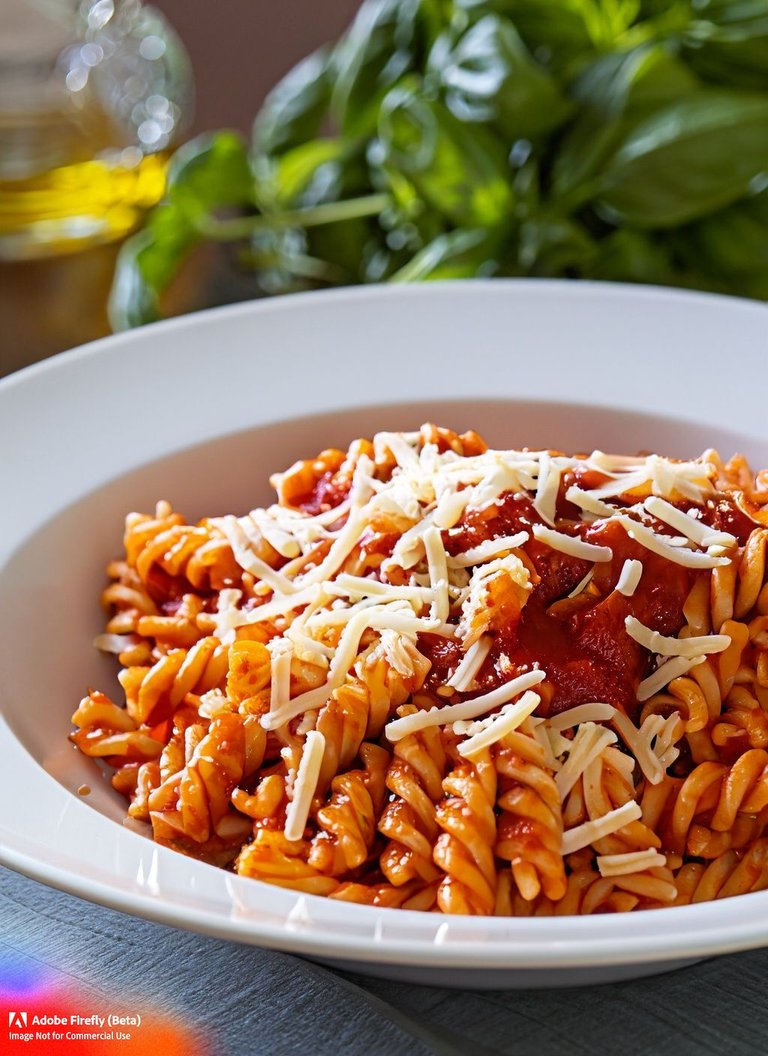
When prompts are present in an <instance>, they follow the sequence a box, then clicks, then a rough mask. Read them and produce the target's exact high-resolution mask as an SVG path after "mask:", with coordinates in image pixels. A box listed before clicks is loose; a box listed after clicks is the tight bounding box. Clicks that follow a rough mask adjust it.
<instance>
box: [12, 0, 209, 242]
mask: <svg viewBox="0 0 768 1056" xmlns="http://www.w3.org/2000/svg"><path fill="white" fill-rule="evenodd" d="M190 99H191V80H190V75H189V69H188V63H187V60H186V56H185V54H184V52H183V49H182V48H181V46H180V44H179V42H178V41H177V39H176V38H175V35H174V34H173V31H172V30H171V29H170V27H169V26H168V25H167V23H166V22H165V21H164V19H163V18H162V16H160V15H159V14H158V13H157V12H155V11H154V10H153V9H151V8H146V7H143V6H142V5H141V4H140V3H138V2H137V0H95V2H87V3H81V4H80V5H79V6H78V5H77V4H75V3H72V2H71V0H0V260H2V261H13V260H28V259H32V258H38V259H39V258H41V257H46V256H55V255H58V254H61V253H69V252H73V251H76V250H80V249H83V248H86V247H88V246H93V245H98V244H103V243H105V242H111V241H114V240H117V239H120V238H122V237H123V236H124V235H126V234H127V233H128V232H130V231H131V230H132V229H133V228H134V227H135V226H136V224H137V223H138V221H139V219H140V218H141V215H142V213H143V212H144V211H145V210H146V209H148V208H150V207H151V206H153V205H154V204H155V203H156V202H157V201H158V200H159V199H160V197H161V196H162V194H163V190H164V186H165V168H166V164H167V159H168V154H169V147H170V146H171V145H172V144H173V142H174V140H175V139H176V138H177V136H178V133H179V130H180V128H182V127H183V124H184V119H185V117H186V116H187V114H188V109H189V103H190Z"/></svg>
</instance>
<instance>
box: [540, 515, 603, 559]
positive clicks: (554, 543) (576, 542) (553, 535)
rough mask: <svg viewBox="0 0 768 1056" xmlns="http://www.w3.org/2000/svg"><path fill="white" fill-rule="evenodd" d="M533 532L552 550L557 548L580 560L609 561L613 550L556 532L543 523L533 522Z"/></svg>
mask: <svg viewBox="0 0 768 1056" xmlns="http://www.w3.org/2000/svg"><path fill="white" fill-rule="evenodd" d="M533 534H534V536H535V537H536V539H538V540H539V542H540V543H546V545H547V546H551V547H552V549H553V550H559V551H560V552H561V553H563V554H568V556H569V557H577V558H580V559H581V560H582V561H610V560H611V558H612V557H613V550H611V548H610V547H609V546H597V545H596V544H595V543H585V542H584V541H583V540H582V539H574V537H573V536H571V535H566V534H565V533H564V532H556V531H555V530H554V529H553V528H546V527H545V526H544V525H543V524H534V526H533Z"/></svg>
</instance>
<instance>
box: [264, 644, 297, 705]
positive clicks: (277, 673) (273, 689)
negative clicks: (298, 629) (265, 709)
mask: <svg viewBox="0 0 768 1056" xmlns="http://www.w3.org/2000/svg"><path fill="white" fill-rule="evenodd" d="M267 649H268V650H269V658H270V666H271V672H270V674H271V682H270V697H269V710H270V711H272V712H275V711H279V710H280V708H284V707H285V706H286V704H287V703H288V700H289V699H290V696H291V657H292V655H293V643H292V642H291V641H290V640H288V639H285V638H274V639H272V641H271V642H268V643H267Z"/></svg>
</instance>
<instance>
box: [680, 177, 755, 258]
mask: <svg viewBox="0 0 768 1056" xmlns="http://www.w3.org/2000/svg"><path fill="white" fill-rule="evenodd" d="M677 244H678V246H679V252H680V253H681V255H682V256H684V258H685V259H686V260H687V261H689V262H690V264H691V265H692V266H693V265H696V266H698V267H701V268H703V269H704V270H706V271H709V272H711V273H713V274H715V275H721V274H725V275H741V274H752V273H755V272H765V271H768V190H764V191H762V192H761V193H760V194H756V195H754V197H752V198H747V199H745V200H744V201H741V202H737V203H736V204H735V205H731V206H729V208H727V209H724V210H722V212H719V213H715V214H714V215H713V216H709V217H706V218H705V219H703V220H699V221H698V222H697V223H695V224H690V225H689V226H688V227H684V228H682V229H681V230H680V231H679V232H678V243H677Z"/></svg>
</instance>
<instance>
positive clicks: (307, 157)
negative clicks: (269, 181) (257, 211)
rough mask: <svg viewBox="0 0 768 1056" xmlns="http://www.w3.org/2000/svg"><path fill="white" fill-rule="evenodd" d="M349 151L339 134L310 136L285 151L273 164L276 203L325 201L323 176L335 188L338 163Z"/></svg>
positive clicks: (278, 204) (308, 203)
mask: <svg viewBox="0 0 768 1056" xmlns="http://www.w3.org/2000/svg"><path fill="white" fill-rule="evenodd" d="M348 152H349V144H348V143H347V142H346V140H344V139H341V138H337V139H312V140H310V141H309V142H308V143H302V144H301V146H298V147H294V148H293V149H292V150H289V151H287V152H286V153H285V154H283V155H282V157H281V158H279V159H278V160H277V162H276V164H275V168H274V180H275V194H274V201H275V203H276V206H277V207H284V208H295V207H296V206H299V205H314V204H316V203H317V202H319V201H326V200H327V198H328V195H327V194H326V193H325V187H324V180H323V176H324V174H325V175H326V180H329V181H331V188H332V189H336V188H338V184H339V182H340V181H339V166H340V163H341V162H342V161H343V159H344V158H345V157H346V155H347V153H348ZM313 184H314V190H313ZM308 192H309V193H308Z"/></svg>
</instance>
